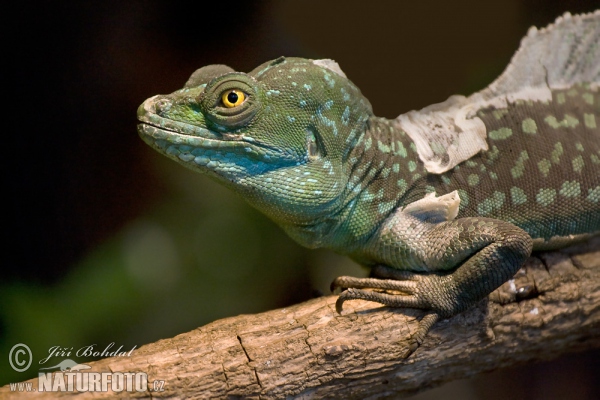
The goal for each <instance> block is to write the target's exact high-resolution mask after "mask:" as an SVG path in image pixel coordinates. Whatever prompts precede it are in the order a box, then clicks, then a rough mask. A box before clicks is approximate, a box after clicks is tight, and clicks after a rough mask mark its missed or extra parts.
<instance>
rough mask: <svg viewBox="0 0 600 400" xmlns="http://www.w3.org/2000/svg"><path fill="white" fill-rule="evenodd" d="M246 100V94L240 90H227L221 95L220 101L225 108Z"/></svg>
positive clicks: (235, 105)
mask: <svg viewBox="0 0 600 400" xmlns="http://www.w3.org/2000/svg"><path fill="white" fill-rule="evenodd" d="M244 100H246V95H245V94H244V92H242V91H240V90H235V89H232V90H227V91H225V92H223V94H222V95H221V102H222V103H223V105H224V106H225V107H227V108H233V107H237V106H239V105H241V104H242V103H243V102H244Z"/></svg>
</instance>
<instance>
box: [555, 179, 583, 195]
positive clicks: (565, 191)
mask: <svg viewBox="0 0 600 400" xmlns="http://www.w3.org/2000/svg"><path fill="white" fill-rule="evenodd" d="M558 193H560V194H561V195H562V196H564V197H577V196H579V195H580V194H581V187H580V185H579V182H577V181H565V182H563V184H562V186H561V188H560V191H559V192H558Z"/></svg>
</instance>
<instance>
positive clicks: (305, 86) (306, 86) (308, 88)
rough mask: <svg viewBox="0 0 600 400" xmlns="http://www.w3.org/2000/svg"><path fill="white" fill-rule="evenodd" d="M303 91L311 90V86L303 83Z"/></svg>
mask: <svg viewBox="0 0 600 400" xmlns="http://www.w3.org/2000/svg"><path fill="white" fill-rule="evenodd" d="M304 89H306V90H310V89H312V86H311V85H309V84H308V83H305V84H304Z"/></svg>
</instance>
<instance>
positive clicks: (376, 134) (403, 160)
mask: <svg viewBox="0 0 600 400" xmlns="http://www.w3.org/2000/svg"><path fill="white" fill-rule="evenodd" d="M353 142H354V143H351V144H350V146H351V147H350V151H349V152H348V153H347V154H346V157H345V160H344V173H345V175H346V177H347V181H346V182H347V183H346V187H345V189H344V193H343V195H342V201H341V202H340V206H339V208H338V209H337V211H336V212H334V213H331V214H330V215H329V216H328V217H327V218H326V219H323V220H320V221H317V222H316V223H315V224H313V225H305V226H301V227H300V226H297V225H296V226H293V227H292V226H288V227H284V228H286V231H287V232H288V234H290V235H291V236H292V237H293V238H294V239H295V240H297V241H298V242H300V243H301V244H303V245H304V246H307V247H311V248H315V247H328V248H331V249H333V250H335V251H337V252H340V253H343V254H350V255H351V254H352V253H354V252H356V251H357V250H359V249H360V248H361V247H362V246H364V244H366V243H367V241H368V239H369V238H370V237H371V236H372V235H373V234H374V232H375V231H376V230H377V228H378V227H379V226H381V224H382V222H383V220H385V219H386V218H387V217H388V216H389V215H390V214H391V213H392V212H393V210H395V209H396V208H397V207H399V206H400V207H402V206H404V205H406V204H408V203H411V202H413V201H416V200H418V199H420V198H422V197H423V196H424V195H425V191H426V186H427V183H426V182H427V177H428V174H427V171H426V170H425V167H424V166H423V163H422V162H421V161H420V160H419V156H418V154H417V149H416V146H415V144H414V143H413V141H412V140H411V139H410V137H409V136H408V135H407V134H406V133H405V132H404V131H402V130H401V129H399V128H398V126H397V125H396V124H394V123H393V121H391V120H388V119H385V118H379V117H371V118H369V120H368V121H367V123H366V125H365V129H364V131H363V133H362V134H361V135H357V137H356V139H354V141H353ZM349 243H352V245H349Z"/></svg>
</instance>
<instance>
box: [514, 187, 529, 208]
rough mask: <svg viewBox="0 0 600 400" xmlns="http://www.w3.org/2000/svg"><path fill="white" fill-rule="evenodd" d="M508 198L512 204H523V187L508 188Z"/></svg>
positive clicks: (525, 198) (525, 199) (524, 199)
mask: <svg viewBox="0 0 600 400" xmlns="http://www.w3.org/2000/svg"><path fill="white" fill-rule="evenodd" d="M510 198H511V200H512V202H513V204H514V205H516V206H518V205H520V204H525V203H526V202H527V195H526V194H525V191H523V189H521V188H519V187H516V186H513V187H511V188H510Z"/></svg>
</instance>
